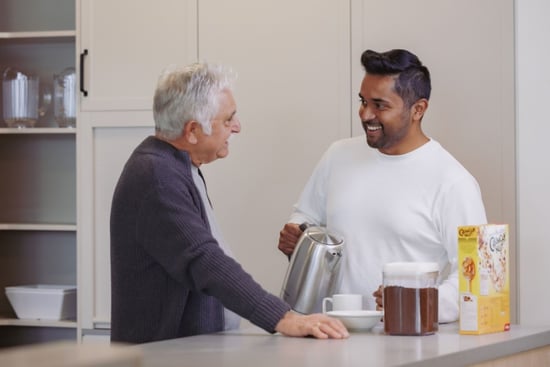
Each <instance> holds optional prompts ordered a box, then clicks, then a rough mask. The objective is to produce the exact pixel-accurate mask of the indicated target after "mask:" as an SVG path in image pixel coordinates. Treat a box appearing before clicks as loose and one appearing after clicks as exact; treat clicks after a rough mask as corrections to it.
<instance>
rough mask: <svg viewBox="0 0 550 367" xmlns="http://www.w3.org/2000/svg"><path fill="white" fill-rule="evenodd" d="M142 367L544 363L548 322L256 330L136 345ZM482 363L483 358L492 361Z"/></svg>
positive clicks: (549, 356) (549, 352)
mask: <svg viewBox="0 0 550 367" xmlns="http://www.w3.org/2000/svg"><path fill="white" fill-rule="evenodd" d="M139 348H140V349H141V351H142V353H143V366H151V367H152V366H158V367H164V366H216V367H221V366H230V367H246V366H262V367H270V366H285V367H288V366H301V367H307V366H312V367H313V366H314V367H324V366H326V367H336V366H338V367H339V366H342V367H347V366H423V367H430V366H445V367H450V366H470V365H476V364H479V365H480V366H515V365H522V366H547V365H550V326H548V327H524V326H520V325H512V327H511V330H510V331H507V332H501V333H494V334H485V335H459V334H458V324H456V323H454V324H447V325H440V329H439V331H438V332H437V333H436V334H434V335H429V336H390V335H385V334H384V330H383V326H382V324H379V325H377V326H376V327H374V328H373V329H372V330H370V331H366V332H352V333H351V336H350V337H349V339H344V340H316V339H313V338H290V337H285V336H282V335H278V334H276V335H270V334H268V333H266V332H265V331H263V330H261V329H257V328H246V329H242V330H238V331H231V332H223V333H217V334H209V335H200V336H194V337H188V338H180V339H172V340H165V341H161V342H154V343H147V344H142V345H140V346H139ZM493 360H497V361H495V362H492V363H490V364H484V362H487V361H493Z"/></svg>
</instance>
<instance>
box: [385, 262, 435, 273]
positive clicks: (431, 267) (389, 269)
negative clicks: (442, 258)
mask: <svg viewBox="0 0 550 367" xmlns="http://www.w3.org/2000/svg"><path fill="white" fill-rule="evenodd" d="M383 271H384V274H388V275H416V274H421V273H433V272H435V271H439V266H438V265H437V263H436V262H393V263H387V264H385V265H384V270H383Z"/></svg>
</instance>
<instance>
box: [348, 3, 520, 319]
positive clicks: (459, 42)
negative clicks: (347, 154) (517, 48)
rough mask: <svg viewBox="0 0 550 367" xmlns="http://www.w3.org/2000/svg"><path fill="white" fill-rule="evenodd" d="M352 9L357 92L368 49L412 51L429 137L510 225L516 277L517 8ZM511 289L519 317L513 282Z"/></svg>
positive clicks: (493, 217)
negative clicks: (423, 70) (425, 86)
mask: <svg viewBox="0 0 550 367" xmlns="http://www.w3.org/2000/svg"><path fill="white" fill-rule="evenodd" d="M352 4H353V7H352V13H351V14H352V35H353V39H352V46H353V47H352V50H353V51H352V52H353V60H357V62H354V63H353V70H352V76H353V81H354V85H353V86H352V87H353V88H354V90H355V91H358V90H359V83H360V81H361V79H362V76H363V75H364V71H363V70H362V68H361V64H360V63H359V62H358V61H359V60H360V55H361V52H362V51H363V50H365V49H368V48H370V49H373V50H376V51H385V50H389V49H392V48H406V49H410V50H411V51H413V52H414V53H416V54H417V55H418V56H419V58H420V59H421V60H422V61H423V62H424V63H425V64H426V65H427V66H428V68H429V69H430V71H431V77H432V95H431V98H430V106H429V109H428V111H427V113H426V115H425V117H424V120H423V121H422V124H423V126H424V131H425V132H426V133H427V134H428V135H429V136H431V137H433V138H435V139H436V140H438V141H439V142H441V143H442V145H443V146H444V147H446V148H447V149H448V150H449V151H450V152H451V153H452V154H453V155H454V156H455V157H456V158H457V159H458V160H459V161H460V162H461V163H462V164H463V165H464V166H465V167H466V168H467V169H468V170H469V171H470V172H471V173H472V174H473V175H474V176H475V177H476V178H477V180H478V182H479V184H480V186H481V191H482V194H483V199H484V203H485V207H486V210H487V216H488V220H489V221H490V222H495V223H509V224H510V231H511V236H510V238H511V242H510V246H511V248H512V250H511V252H512V254H511V261H512V270H511V273H512V274H515V273H516V271H515V261H516V256H515V253H516V252H515V236H516V235H515V228H516V202H515V197H516V194H515V193H516V187H515V179H514V177H515V175H516V168H515V108H514V106H515V96H514V93H515V92H514V57H515V56H514V1H512V0H505V1H503V0H487V1H482V2H480V1H476V0H463V1H451V0H445V1H441V0H415V1H400V0H386V1H378V2H377V1H371V0H354V1H353V2H352ZM421 9H422V10H421ZM412 14H414V16H412ZM389 20H391V21H389ZM443 29H445V32H444V33H442V30H443ZM356 93H357V92H356ZM356 121H358V120H357V119H356ZM353 127H354V130H353V133H354V135H358V134H362V133H363V132H362V128H361V126H360V124H358V123H356V124H354V125H353ZM511 283H512V292H511V296H512V314H514V312H515V311H514V306H515V301H514V299H515V279H513V278H512V279H511Z"/></svg>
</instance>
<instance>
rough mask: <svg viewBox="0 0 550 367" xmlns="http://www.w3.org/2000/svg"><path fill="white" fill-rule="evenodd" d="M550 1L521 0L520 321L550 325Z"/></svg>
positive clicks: (518, 70) (518, 0)
mask: <svg viewBox="0 0 550 367" xmlns="http://www.w3.org/2000/svg"><path fill="white" fill-rule="evenodd" d="M548 19H550V2H549V1H548V0H516V42H517V43H516V54H517V59H516V76H517V86H516V92H517V162H518V172H517V187H518V197H517V200H518V205H517V207H518V246H517V247H518V256H519V262H518V270H519V287H518V297H519V321H520V323H521V324H531V325H533V324H546V325H550V293H549V292H548V290H549V286H548V279H550V266H549V265H550V241H549V236H548V233H549V232H548V222H547V221H548V219H549V217H550V216H549V215H548V207H549V204H550V193H549V188H550V167H549V164H548V159H547V156H548V152H547V147H548V145H547V144H548V137H549V136H550V119H549V117H548V103H549V101H550V70H549V68H550V42H549V41H548V37H549V35H550V22H549V21H548Z"/></svg>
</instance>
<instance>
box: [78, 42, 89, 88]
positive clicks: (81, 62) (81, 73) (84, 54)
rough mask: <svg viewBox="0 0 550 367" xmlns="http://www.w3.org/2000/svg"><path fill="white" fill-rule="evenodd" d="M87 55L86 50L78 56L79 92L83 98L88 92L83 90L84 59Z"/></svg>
mask: <svg viewBox="0 0 550 367" xmlns="http://www.w3.org/2000/svg"><path fill="white" fill-rule="evenodd" d="M87 55H88V49H85V50H84V52H82V53H81V54H80V91H81V92H82V94H83V95H84V97H87V96H88V91H87V90H86V89H84V57H86V56H87Z"/></svg>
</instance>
